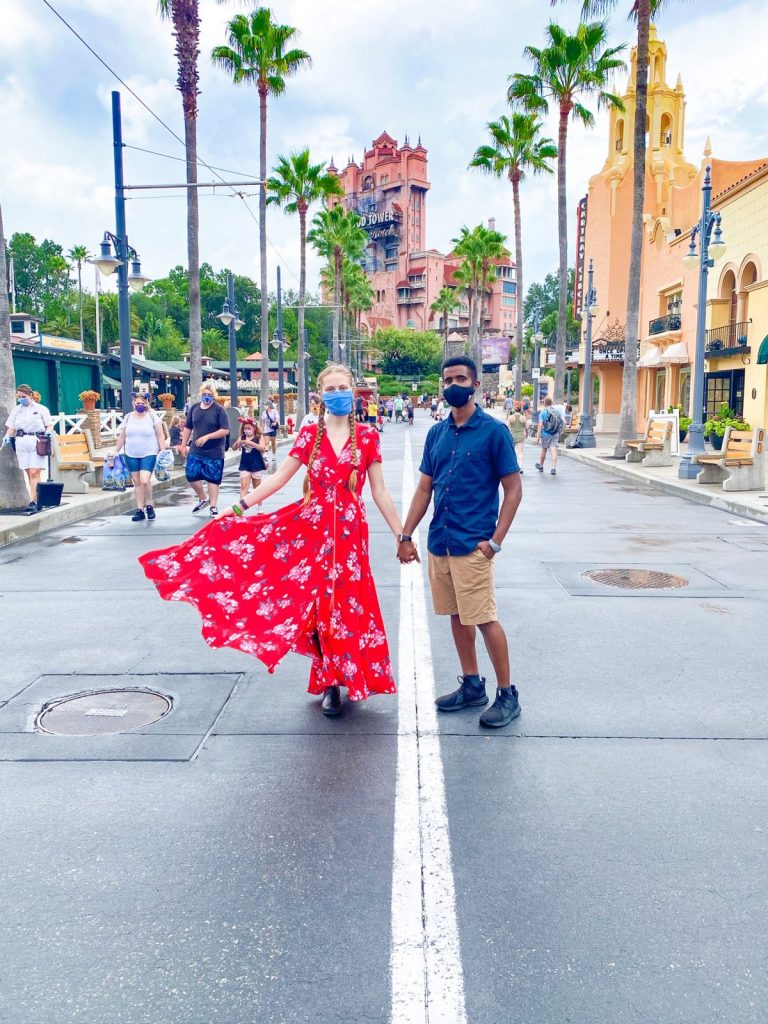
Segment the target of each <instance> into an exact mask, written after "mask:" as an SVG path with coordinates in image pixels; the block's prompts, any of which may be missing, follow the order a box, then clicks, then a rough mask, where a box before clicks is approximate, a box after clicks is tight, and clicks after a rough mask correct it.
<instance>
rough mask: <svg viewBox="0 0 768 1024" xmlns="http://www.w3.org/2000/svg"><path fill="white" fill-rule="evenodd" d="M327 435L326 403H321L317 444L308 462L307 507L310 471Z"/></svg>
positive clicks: (305, 490)
mask: <svg viewBox="0 0 768 1024" xmlns="http://www.w3.org/2000/svg"><path fill="white" fill-rule="evenodd" d="M324 434H325V402H321V403H320V417H319V419H318V421H317V434H316V435H315V443H314V444H313V445H312V451H311V452H310V453H309V460H308V462H307V475H306V476H305V477H304V504H305V505H306V504H307V502H308V501H309V498H310V492H311V489H312V488H311V485H310V482H309V471H310V469H311V468H312V463H313V462H314V461H315V456H316V455H317V452H318V449H319V448H320V442H321V441H322V440H323V435H324Z"/></svg>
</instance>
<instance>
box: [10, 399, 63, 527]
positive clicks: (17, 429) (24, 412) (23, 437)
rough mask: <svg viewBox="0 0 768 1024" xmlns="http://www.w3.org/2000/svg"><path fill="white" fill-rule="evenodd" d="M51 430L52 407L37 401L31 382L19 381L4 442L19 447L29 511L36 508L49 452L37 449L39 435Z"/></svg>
mask: <svg viewBox="0 0 768 1024" xmlns="http://www.w3.org/2000/svg"><path fill="white" fill-rule="evenodd" d="M52 430H53V419H52V418H51V413H50V410H49V409H47V408H46V406H44V405H41V404H40V402H38V401H36V399H35V392H34V391H33V390H32V388H31V387H30V386H29V384H19V386H18V387H17V388H16V406H15V408H13V409H11V413H10V415H9V417H8V419H7V420H6V421H5V437H4V438H3V444H5V445H8V446H11V447H14V448H15V449H16V458H17V460H18V463H19V469H21V470H23V471H24V480H25V482H26V485H27V490H28V491H29V504H28V505H27V511H29V512H37V485H38V484H39V483H40V474H41V473H42V471H43V470H44V469H45V467H46V466H47V465H48V456H47V455H38V453H37V447H38V446H37V442H38V439H40V440H42V439H43V438H45V437H49V438H50V436H51V431H52ZM48 443H49V444H50V441H49V442H48Z"/></svg>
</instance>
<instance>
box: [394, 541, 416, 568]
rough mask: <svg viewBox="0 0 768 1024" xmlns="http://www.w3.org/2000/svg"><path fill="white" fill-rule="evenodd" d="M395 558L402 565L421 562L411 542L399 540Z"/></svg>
mask: <svg viewBox="0 0 768 1024" xmlns="http://www.w3.org/2000/svg"><path fill="white" fill-rule="evenodd" d="M397 557H398V560H399V561H400V562H402V563H403V565H407V564H408V563H409V562H421V559H420V558H419V552H418V549H417V547H416V545H415V544H414V543H413V541H412V540H401V541H400V543H399V544H398V545H397Z"/></svg>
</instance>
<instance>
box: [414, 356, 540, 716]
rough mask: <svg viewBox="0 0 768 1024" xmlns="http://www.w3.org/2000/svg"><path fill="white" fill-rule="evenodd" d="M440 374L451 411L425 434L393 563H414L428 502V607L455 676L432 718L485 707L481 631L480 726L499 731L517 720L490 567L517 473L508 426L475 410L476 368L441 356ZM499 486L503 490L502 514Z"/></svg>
mask: <svg viewBox="0 0 768 1024" xmlns="http://www.w3.org/2000/svg"><path fill="white" fill-rule="evenodd" d="M442 376H443V398H444V399H445V401H446V402H447V403H448V404H449V405H450V406H451V414H450V416H448V417H447V418H446V419H445V420H443V421H442V422H440V423H437V424H435V426H433V427H432V428H431V429H430V431H429V433H428V434H427V441H426V444H425V446H424V454H423V456H422V460H421V465H420V467H419V470H420V472H421V478H420V480H419V483H418V485H417V487H416V493H415V494H414V496H413V501H412V502H411V507H410V509H409V511H408V516H407V518H406V521H405V526H404V527H403V533H402V534H400V537H399V538H398V542H399V543H398V550H397V557H398V558H399V559H400V561H401V562H412V561H413V560H414V559H416V560H418V558H419V555H418V552H417V550H416V546H415V545H414V543H413V540H412V539H411V534H412V533H413V531H414V530H415V529H416V527H417V526H418V524H419V523H420V522H421V520H422V519H423V517H424V515H425V514H426V512H427V509H428V508H429V505H430V502H431V500H432V498H433V496H434V503H435V506H434V515H433V517H432V522H431V523H430V525H429V537H428V541H427V548H428V550H429V582H430V586H431V588H432V602H433V605H434V609H435V613H436V614H437V615H450V616H451V631H452V633H453V642H454V644H455V645H456V651H457V653H458V656H459V663H460V664H461V672H462V674H461V675H460V676H459V688H458V689H457V690H454V691H453V693H448V694H446V695H445V696H443V697H438V698H437V700H436V702H435V703H436V705H437V709H438V711H459V710H461V709H462V708H467V707H478V706H480V705H484V704H487V703H488V695H487V694H486V692H485V679H484V678H482V677H481V676H480V675H479V673H478V666H477V653H476V650H475V634H476V630H477V629H479V630H480V632H481V633H482V635H483V640H484V641H485V646H486V648H487V649H488V654H489V656H490V659H491V663H492V665H493V669H494V672H495V673H496V700H495V701H494V703H493V705H492V706H491V707H490V708H488V709H487V711H484V712H483V713H482V715H481V716H480V724H481V725H483V726H486V727H487V728H492V729H494V728H496V729H497V728H500V727H501V726H504V725H508V724H509V723H510V722H511V721H512V720H513V719H515V718H517V716H518V715H519V714H520V703H519V700H518V695H517V690H516V688H515V687H514V686H511V685H510V670H509V649H508V647H507V638H506V635H505V633H504V630H503V628H502V627H501V625H500V623H499V621H498V618H497V615H496V596H495V594H494V590H493V560H494V558H495V557H496V555H498V553H499V552H500V551H501V545H502V542H503V540H504V538H505V536H506V534H507V531H508V530H509V528H510V526H511V525H512V520H513V519H514V518H515V513H516V512H517V509H518V506H519V504H520V499H521V498H522V494H523V489H522V484H521V481H520V469H519V467H518V464H517V458H516V457H515V446H514V443H513V441H512V438H511V435H510V433H509V430H508V429H507V427H506V426H505V425H504V424H503V423H502V422H501V421H500V420H497V419H495V418H494V417H493V416H489V415H488V414H487V413H485V412H483V410H482V409H481V408H480V407H479V406H478V405H477V404H476V403H475V391H476V390H477V387H478V385H479V383H480V382H479V380H478V379H477V367H476V366H475V364H474V362H473V361H472V360H471V359H468V358H467V357H465V356H454V357H453V358H452V359H446V361H445V362H444V363H443V366H442ZM499 484H501V487H502V490H503V492H504V500H503V502H502V505H501V509H499Z"/></svg>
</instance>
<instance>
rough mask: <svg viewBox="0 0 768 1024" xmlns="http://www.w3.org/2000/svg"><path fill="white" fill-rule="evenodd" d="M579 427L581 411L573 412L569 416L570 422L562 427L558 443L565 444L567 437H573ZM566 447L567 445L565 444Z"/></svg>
mask: <svg viewBox="0 0 768 1024" xmlns="http://www.w3.org/2000/svg"><path fill="white" fill-rule="evenodd" d="M580 427H581V413H574V414H573V415H572V416H571V422H570V423H569V424H568V426H567V427H563V430H562V433H561V434H560V444H565V442H566V441H567V440H568V438H575V437H576V435H577V434H578V432H579V429H580ZM566 447H567V446H566Z"/></svg>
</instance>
